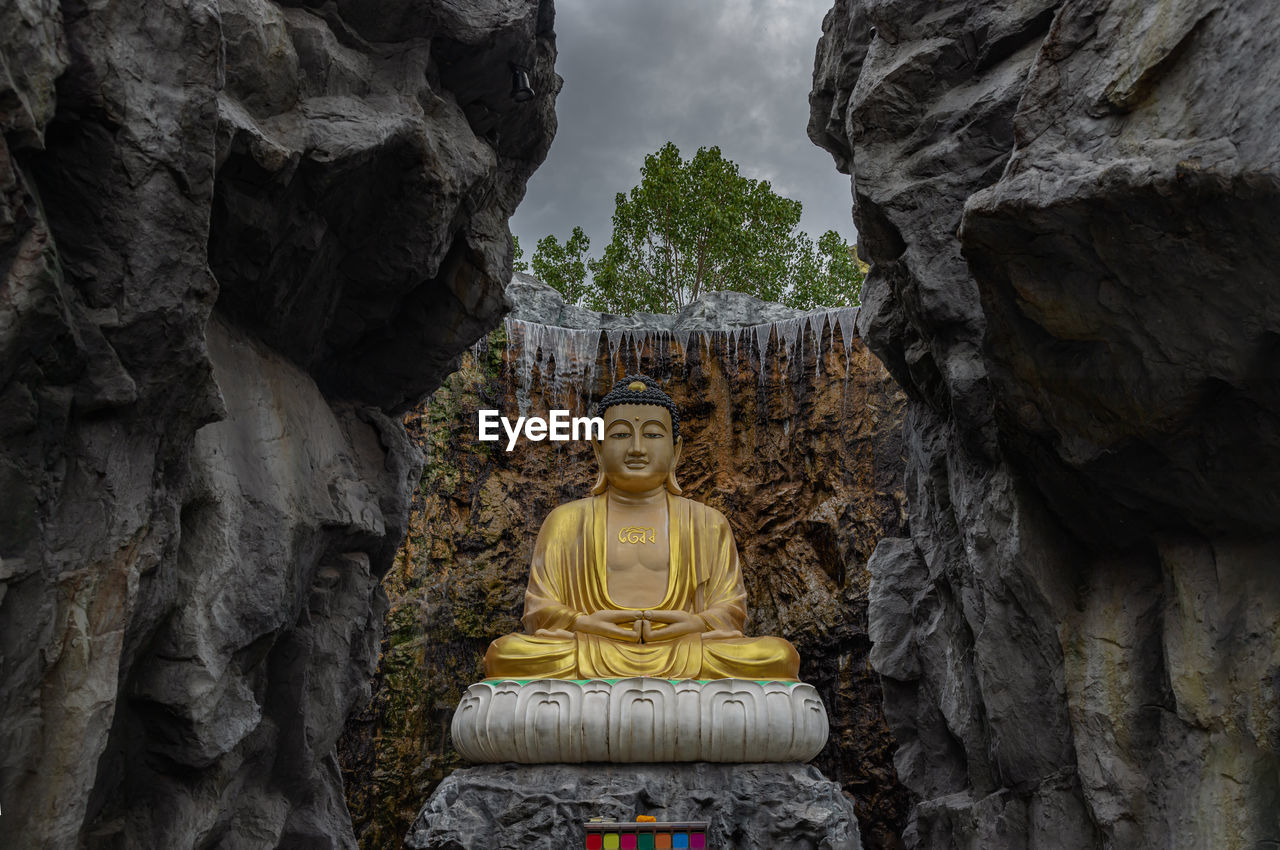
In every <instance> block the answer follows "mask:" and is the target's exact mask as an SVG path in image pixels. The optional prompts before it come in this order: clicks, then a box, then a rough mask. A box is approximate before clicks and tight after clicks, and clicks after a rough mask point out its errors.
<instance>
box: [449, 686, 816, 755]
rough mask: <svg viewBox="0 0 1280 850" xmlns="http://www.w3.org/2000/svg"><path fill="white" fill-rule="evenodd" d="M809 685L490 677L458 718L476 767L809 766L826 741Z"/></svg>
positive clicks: (457, 740)
mask: <svg viewBox="0 0 1280 850" xmlns="http://www.w3.org/2000/svg"><path fill="white" fill-rule="evenodd" d="M828 728H829V727H828V723H827V712H826V709H825V708H824V707H823V705H822V699H821V698H820V697H819V696H818V692H817V691H815V690H814V689H813V686H812V685H808V684H805V683H804V682H755V681H750V680H744V679H714V680H711V681H697V680H692V679H685V680H681V681H670V680H667V679H650V678H644V677H636V678H629V679H591V680H585V681H579V680H572V679H538V680H534V681H530V682H519V681H513V680H497V679H487V680H485V681H483V682H478V683H476V684H474V685H472V686H471V687H470V688H468V689H467V692H466V694H464V695H463V697H462V701H461V702H460V703H459V704H458V710H457V711H456V712H455V713H454V716H453V726H452V730H451V733H452V736H453V745H454V747H456V748H457V750H458V752H459V753H461V754H462V756H463V757H464V758H466V759H468V760H469V761H472V762H476V763H486V762H489V763H500V762H519V763H522V764H541V763H563V764H581V763H584V762H621V763H626V764H634V763H637V762H663V763H666V762H690V761H712V762H734V763H742V762H766V761H769V762H806V761H808V760H809V759H811V758H813V757H814V756H816V755H817V754H818V752H819V751H820V750H821V749H822V747H823V745H824V744H826V742H827V732H828Z"/></svg>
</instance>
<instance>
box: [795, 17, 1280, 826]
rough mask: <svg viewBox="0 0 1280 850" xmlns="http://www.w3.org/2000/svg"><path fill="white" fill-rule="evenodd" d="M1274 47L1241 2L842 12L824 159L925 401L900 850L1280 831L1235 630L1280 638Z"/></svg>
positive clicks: (880, 589) (874, 338) (1253, 665)
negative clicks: (1278, 632)
mask: <svg viewBox="0 0 1280 850" xmlns="http://www.w3.org/2000/svg"><path fill="white" fill-rule="evenodd" d="M1246 33H1247V34H1248V35H1246ZM1278 42H1280V30H1278V29H1277V27H1276V25H1275V22H1274V21H1273V20H1271V16H1269V15H1268V14H1267V13H1265V12H1263V11H1262V10H1260V9H1257V8H1254V7H1252V6H1250V5H1249V4H1247V3H1243V2H1225V0H1224V2H1215V0H1203V1H1202V2H1189V3H1179V4H1159V3H1157V4H1151V3H1142V2H1138V0H1090V2H1082V3H1057V2H1019V3H1006V4H987V3H956V4H951V5H949V6H948V7H947V8H946V9H945V10H938V9H936V8H935V7H934V6H933V5H931V4H926V3H923V2H915V0H902V2H890V3H872V2H863V0H840V2H837V3H836V4H835V7H834V8H833V9H832V11H831V12H830V13H829V15H828V17H827V19H826V21H825V23H824V35H823V39H822V42H821V43H820V45H819V48H818V54H817V59H816V64H815V71H814V90H813V94H812V95H811V107H812V110H811V122H810V137H811V138H812V139H813V140H814V141H815V142H816V143H817V144H819V145H821V146H823V147H825V148H827V149H828V150H830V151H831V152H832V155H833V156H834V158H835V161H836V165H837V167H838V168H840V169H841V170H843V171H846V172H849V173H851V174H852V177H853V187H854V199H855V213H854V217H855V221H856V222H857V224H858V227H859V232H860V240H861V247H862V248H863V250H864V254H863V255H864V256H867V257H869V258H870V259H871V260H872V261H873V266H872V269H871V272H870V274H869V276H868V279H867V282H866V284H865V286H864V290H863V292H864V307H863V310H862V313H861V316H860V318H859V328H860V330H861V332H862V335H863V337H864V338H865V339H866V340H867V343H868V345H869V346H870V347H871V349H872V350H873V351H874V352H876V354H877V355H878V356H880V357H881V358H882V359H883V360H884V362H885V363H886V365H887V366H888V368H889V369H890V371H892V372H893V374H894V375H895V377H897V378H898V380H899V381H900V382H901V383H902V385H903V387H904V389H906V391H907V393H908V395H909V396H910V399H911V400H910V402H909V412H908V415H907V430H906V435H905V443H906V446H907V495H908V502H909V505H910V526H911V536H910V538H909V539H908V538H904V539H901V540H896V541H884V542H882V543H881V545H880V546H879V548H878V549H877V550H876V553H875V554H874V555H873V557H872V558H871V562H870V570H871V573H872V577H873V578H872V585H871V597H870V600H871V601H870V607H869V618H870V623H869V629H870V632H871V634H872V637H873V640H874V641H875V642H876V643H875V646H874V648H873V650H872V662H873V664H874V665H875V666H876V669H877V670H878V671H879V673H880V674H881V676H882V679H883V687H884V696H885V712H886V716H887V717H888V719H889V723H890V725H891V727H892V728H893V730H894V734H895V736H896V737H897V739H898V741H899V742H900V744H901V747H900V749H899V751H898V755H897V760H896V763H897V767H898V772H899V775H900V776H901V777H902V778H903V781H904V782H906V784H907V785H908V786H909V787H910V788H911V789H912V790H913V791H914V792H915V793H916V794H918V795H919V797H920V802H919V804H918V805H917V806H916V807H915V810H914V813H913V816H912V823H911V825H910V826H909V828H908V830H907V839H908V844H909V845H910V846H913V847H921V848H925V847H929V848H932V847H938V848H943V847H954V846H983V847H1010V848H1012V847H1017V848H1024V847H1025V848H1031V847H1065V846H1070V847H1081V848H1083V847H1098V848H1102V847H1118V846H1125V847H1169V848H1197V847H1206V846H1214V847H1250V846H1257V845H1262V844H1267V843H1271V842H1275V841H1277V840H1280V823H1277V821H1276V820H1275V815H1274V813H1275V811H1276V806H1275V799H1276V795H1275V781H1274V777H1275V776H1276V775H1277V765H1280V752H1278V751H1277V749H1276V741H1277V740H1280V737H1278V736H1277V734H1276V726H1275V723H1274V718H1275V717H1276V716H1277V711H1280V703H1278V702H1277V700H1280V696H1277V694H1276V691H1275V689H1274V687H1273V686H1272V683H1274V681H1275V677H1276V675H1277V673H1278V672H1280V666H1278V665H1280V656H1278V654H1277V652H1276V650H1275V648H1274V646H1269V645H1264V644H1263V643H1255V642H1252V641H1251V640H1250V639H1249V638H1247V637H1245V636H1244V635H1245V633H1251V632H1252V631H1253V629H1255V628H1258V629H1261V630H1262V633H1269V632H1270V631H1271V630H1273V629H1274V624H1275V622H1276V621H1277V619H1280V608H1277V607H1276V605H1275V597H1276V592H1275V588H1274V582H1265V581H1263V580H1262V579H1261V577H1262V576H1263V575H1264V574H1266V573H1268V572H1273V569H1272V568H1273V566H1274V561H1275V553H1276V552H1277V551H1280V545H1277V544H1280V538H1278V536H1277V532H1280V528H1278V527H1277V521H1276V516H1277V514H1276V512H1275V511H1274V510H1273V509H1272V503H1273V502H1274V499H1275V493H1276V492H1277V487H1276V483H1277V482H1275V481H1273V480H1272V476H1273V473H1274V471H1275V470H1276V469H1280V464H1277V463H1276V461H1277V459H1278V458H1280V436H1278V435H1280V428H1278V427H1277V426H1278V425H1280V419H1277V416H1278V415H1280V403H1278V402H1280V399H1277V397H1276V395H1275V393H1274V382H1273V381H1270V382H1269V381H1267V380H1266V379H1263V378H1262V377H1261V376H1263V375H1270V374H1273V373H1274V366H1275V364H1273V363H1272V360H1273V358H1274V355H1275V352H1276V347H1275V343H1274V341H1275V338H1276V334H1277V329H1278V328H1280V314H1278V313H1277V301H1276V288H1275V287H1274V286H1272V285H1271V283H1270V281H1271V280H1272V278H1274V268H1275V267H1276V261H1277V255H1278V254H1280V243H1278V242H1277V240H1276V238H1275V235H1274V233H1271V232H1269V231H1268V230H1267V228H1268V224H1267V222H1270V221H1271V220H1273V219H1274V217H1275V212H1276V209H1277V205H1278V204H1280V192H1277V186H1280V181H1277V179H1276V172H1275V165H1274V163H1275V162H1276V161H1277V155H1276V137H1275V134H1274V132H1273V131H1272V129H1271V128H1272V127H1274V122H1275V117H1276V113H1277V110H1278V109H1280V100H1277V98H1276V97H1275V96H1274V94H1273V87H1272V86H1271V81H1274V80H1275V79H1276V78H1277V77H1280V65H1278V64H1277V61H1276V58H1275V57H1276V55H1277V54H1276V53H1275V52H1274V48H1275V47H1276V45H1277V43H1278ZM1246 622H1247V623H1251V624H1253V625H1249V626H1244V625H1242V624H1243V623H1246ZM1241 629H1243V631H1240V630H1241ZM1224 630H1226V631H1228V632H1230V633H1231V634H1233V635H1235V637H1232V638H1227V637H1225V634H1224ZM1264 717H1265V718H1270V719H1263V718H1264ZM1241 777H1249V779H1248V780H1246V784H1243V785H1242V784H1240V782H1241ZM1246 786H1247V787H1246Z"/></svg>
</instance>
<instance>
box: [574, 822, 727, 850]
mask: <svg viewBox="0 0 1280 850" xmlns="http://www.w3.org/2000/svg"><path fill="white" fill-rule="evenodd" d="M583 826H584V827H585V828H586V830H587V845H586V846H587V850H706V847H707V827H708V826H710V824H709V823H708V822H707V821H686V822H681V823H652V822H650V823H609V822H607V821H604V822H601V821H595V822H591V823H585V824H583Z"/></svg>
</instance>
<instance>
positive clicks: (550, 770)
mask: <svg viewBox="0 0 1280 850" xmlns="http://www.w3.org/2000/svg"><path fill="white" fill-rule="evenodd" d="M636 815H653V816H655V817H657V818H658V820H660V821H709V822H710V824H711V831H710V836H709V837H710V844H709V845H708V846H709V848H711V850H802V848H804V849H805V850H808V848H815V849H816V848H821V850H861V847H862V844H861V842H860V841H859V838H858V823H857V819H856V818H855V816H854V810H853V802H852V801H851V800H850V799H848V798H847V797H845V796H844V795H843V794H842V793H841V791H840V786H838V785H836V783H834V782H832V781H830V780H829V779H827V778H826V777H824V776H823V775H822V773H821V772H819V771H818V769H817V768H815V767H813V766H812V765H807V764H785V763H773V764H708V763H702V762H693V763H684V764H631V765H617V764H586V765H565V764H543V765H517V764H490V765H482V766H479V767H471V768H466V769H464V770H459V771H456V772H454V773H453V774H452V775H451V776H449V777H448V778H447V779H445V781H444V782H443V783H441V785H440V787H439V788H437V789H436V792H435V793H434V794H432V795H431V799H430V800H428V801H427V804H426V805H425V806H423V808H422V811H421V812H419V814H418V819H417V821H415V822H414V825H413V828H412V829H410V830H409V834H408V835H407V836H406V837H405V844H406V846H408V847H410V848H412V850H473V848H481V847H483V848H513V850H514V848H521V850H525V848H538V850H575V848H581V847H583V846H584V840H583V830H582V827H581V824H582V823H583V822H584V821H586V820H589V819H590V818H593V817H603V818H606V819H608V820H619V821H634V820H635V817H636Z"/></svg>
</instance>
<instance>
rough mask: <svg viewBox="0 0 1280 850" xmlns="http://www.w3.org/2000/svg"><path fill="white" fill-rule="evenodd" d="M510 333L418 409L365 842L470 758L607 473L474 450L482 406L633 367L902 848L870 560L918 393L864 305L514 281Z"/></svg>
mask: <svg viewBox="0 0 1280 850" xmlns="http://www.w3.org/2000/svg"><path fill="white" fill-rule="evenodd" d="M508 295H509V296H510V297H511V299H512V301H513V302H514V304H515V308H514V310H513V312H512V314H511V315H510V316H509V317H508V318H507V320H506V323H505V325H504V327H503V328H502V329H499V330H498V331H495V332H494V333H493V334H492V335H490V337H489V338H488V340H487V341H486V342H485V343H483V344H481V345H479V346H477V348H476V349H475V350H474V351H473V352H472V353H471V354H470V355H469V356H467V357H464V358H463V365H462V369H461V370H460V371H459V372H458V373H457V374H455V375H453V376H451V377H450V378H449V379H448V380H447V381H446V382H445V384H444V386H443V387H441V388H440V389H439V390H437V391H436V393H435V394H434V395H433V396H432V397H431V399H430V401H429V402H428V403H427V404H425V405H423V406H422V407H420V408H418V409H417V410H416V411H414V412H413V413H411V414H410V415H409V420H410V429H409V430H410V433H411V434H412V435H413V436H414V438H415V440H417V441H418V442H419V443H420V445H421V446H422V448H423V450H424V454H425V455H426V458H427V462H426V468H425V471H424V474H423V477H422V481H421V486H420V487H419V490H418V492H417V494H416V495H415V500H414V508H413V511H412V513H411V517H410V529H409V535H408V540H407V541H406V543H405V548H404V550H403V552H402V553H401V554H400V556H399V557H398V558H397V561H396V565H395V567H394V568H393V569H392V571H391V572H390V573H389V574H388V576H387V588H388V593H389V595H390V597H391V610H390V614H389V617H388V633H387V639H386V642H385V644H384V648H383V649H384V651H383V656H382V661H381V664H380V667H379V673H378V678H377V684H376V688H375V694H374V698H373V701H372V703H371V705H370V708H369V709H368V710H367V711H366V712H364V713H362V714H360V715H358V716H357V717H356V718H355V719H353V721H352V723H351V724H350V726H349V727H348V732H347V735H346V736H345V737H344V739H343V742H342V744H341V747H340V755H341V759H342V763H343V766H344V768H345V769H346V771H347V776H348V783H347V785H348V789H349V801H350V803H351V807H352V811H353V814H354V816H355V818H356V821H357V825H358V829H360V830H362V831H361V834H360V840H361V845H362V846H364V847H368V848H373V847H383V846H390V845H391V844H392V843H393V842H397V841H399V840H400V838H401V836H403V835H404V834H405V832H406V831H407V830H408V828H409V826H410V824H411V823H412V822H413V819H414V817H415V816H416V815H417V814H418V810H419V808H421V807H422V805H423V803H424V802H425V801H426V800H427V798H428V797H429V796H430V793H431V791H432V790H433V789H434V788H435V787H436V785H437V784H438V783H439V782H440V780H441V779H443V778H444V777H445V776H446V775H448V774H449V773H450V771H452V770H453V769H455V768H456V767H458V766H459V765H460V764H461V762H460V760H459V757H458V756H457V754H456V753H455V752H454V751H453V749H452V747H451V746H450V744H449V738H448V729H449V722H450V720H451V718H452V716H453V710H454V708H455V706H456V705H457V703H458V700H459V698H460V697H461V695H462V691H463V690H464V689H465V688H466V687H467V685H469V684H470V683H472V682H474V681H477V680H478V679H480V678H483V675H484V672H483V668H482V666H481V658H482V657H483V655H484V651H485V649H486V648H487V647H488V644H489V642H490V641H491V640H493V639H494V638H496V637H498V636H500V635H502V634H505V633H507V632H512V631H517V630H519V629H520V615H521V613H522V611H523V607H524V588H525V584H526V583H527V581H528V569H529V559H530V555H531V554H532V551H533V543H534V539H535V537H536V535H537V533H538V528H539V526H541V524H542V520H543V519H544V518H545V517H546V515H547V514H548V513H549V512H550V511H551V509H552V508H554V507H555V506H556V505H557V504H560V503H562V502H565V501H569V500H571V499H577V498H581V497H582V496H584V495H585V494H586V493H587V492H588V490H589V489H590V486H591V485H592V484H593V483H594V481H595V469H596V466H595V461H594V458H593V457H592V454H591V450H590V448H589V446H588V445H587V444H585V443H581V442H578V443H574V442H556V443H552V442H538V443H534V442H529V441H526V440H524V439H521V441H520V442H519V444H518V445H517V446H516V448H515V449H514V451H512V452H509V453H508V452H507V451H506V450H505V440H504V441H503V443H501V444H499V443H492V442H480V441H478V440H477V438H476V434H477V413H476V411H477V409H479V408H493V409H498V410H500V411H502V412H503V414H504V415H507V416H510V417H512V418H514V417H515V416H517V415H520V414H526V413H532V414H538V415H545V414H546V411H547V410H549V409H552V408H565V409H569V410H572V411H573V413H574V415H592V414H593V413H594V402H595V401H596V400H597V399H599V398H600V397H602V396H603V395H604V393H605V392H607V391H608V389H609V388H610V387H612V385H613V382H614V381H616V380H617V379H619V378H621V377H622V376H623V375H624V374H626V373H628V372H635V371H637V370H639V371H643V372H645V373H647V374H649V375H652V376H654V377H656V378H658V379H659V380H662V381H664V382H665V385H666V388H667V390H668V391H669V392H670V393H671V395H672V396H673V397H674V399H675V401H676V403H677V404H678V405H679V406H680V409H681V433H682V435H683V438H684V443H685V450H684V455H683V457H682V459H681V463H680V468H679V471H678V477H679V480H680V482H681V485H682V486H683V488H684V490H685V493H686V495H688V496H689V497H690V498H693V499H697V500H699V501H703V502H706V503H708V504H711V505H713V506H714V507H716V508H718V509H719V510H721V511H722V512H723V513H724V514H725V516H726V517H728V519H729V522H730V524H731V526H732V527H733V531H734V535H735V537H736V539H737V543H738V549H739V552H740V553H741V557H742V563H743V572H744V579H745V582H746V585H747V592H748V596H749V600H748V608H749V610H750V613H751V621H750V623H749V624H748V632H749V633H752V634H779V635H783V636H785V637H787V638H788V639H790V640H791V641H792V642H793V643H795V644H796V646H797V648H798V649H799V651H800V656H801V659H802V663H801V676H802V678H804V679H805V680H806V681H808V682H811V683H813V684H814V685H815V686H816V687H817V688H818V690H819V692H820V693H821V694H822V697H823V699H824V701H825V702H826V705H827V710H828V713H829V714H830V716H831V723H832V734H831V740H830V743H829V744H828V746H827V748H826V749H825V750H824V751H823V752H822V753H821V754H820V755H819V757H818V758H817V760H816V761H815V764H816V765H817V766H818V767H819V768H821V770H822V771H823V772H824V773H825V774H826V775H827V776H828V777H829V778H831V779H832V780H835V781H836V782H838V783H840V785H842V786H843V788H844V790H845V791H846V792H847V793H849V794H850V795H851V796H852V797H853V798H854V800H855V802H856V805H857V812H858V820H859V822H860V825H861V830H862V836H863V842H864V843H865V845H866V846H868V847H876V848H886V847H894V846H899V845H897V844H896V841H897V838H896V836H897V834H899V833H900V832H901V828H902V825H903V823H904V819H905V814H906V810H907V807H908V799H907V796H906V792H905V790H904V789H903V788H902V786H901V785H900V784H899V783H898V782H897V780H896V778H895V776H894V772H893V767H892V764H891V763H890V759H891V753H892V749H893V742H892V739H891V738H890V737H889V732H888V728H887V727H886V725H885V721H884V717H883V715H882V713H881V709H880V694H879V685H878V682H877V680H876V677H875V675H874V673H873V672H872V671H871V669H870V666H869V663H868V650H869V645H870V644H869V641H868V637H867V623H866V605H867V588H868V573H867V571H866V562H867V558H868V557H869V556H870V554H871V552H872V550H873V549H874V547H875V545H876V542H877V541H878V540H879V539H880V538H882V537H885V536H889V537H896V536H900V535H902V534H903V533H904V532H905V527H904V520H905V514H904V511H905V507H904V495H903V489H902V488H903V481H902V445H901V436H900V435H901V422H902V410H903V406H904V403H905V400H904V397H903V395H902V393H901V391H900V390H899V389H898V388H897V386H896V385H895V384H894V382H893V380H892V379H891V378H890V377H889V375H888V373H887V372H886V371H885V369H884V367H883V366H882V365H881V364H880V363H879V362H878V361H877V360H876V358H875V357H873V356H871V355H870V354H869V353H868V351H867V349H866V347H865V346H864V345H863V344H862V342H861V340H859V339H858V338H857V337H856V335H855V334H854V331H853V324H854V321H855V317H856V315H857V311H856V309H854V310H844V311H837V312H833V313H825V314H824V313H818V314H811V315H808V316H804V315H797V314H796V313H795V312H794V311H791V310H788V309H786V308H783V307H779V306H778V305H771V304H766V303H763V302H760V301H757V300H756V299H754V298H751V297H750V296H746V295H741V294H738V293H712V294H710V295H708V296H707V297H705V298H704V299H702V300H701V301H698V302H695V303H694V304H693V305H690V306H689V307H687V308H686V309H685V310H684V311H682V312H681V313H679V314H676V315H668V316H653V315H649V316H644V315H642V316H636V317H632V318H626V319H624V318H620V317H617V316H609V315H602V314H598V313H592V312H589V311H586V310H580V309H577V308H574V307H572V306H568V305H565V304H564V303H563V302H562V301H561V299H560V297H559V295H558V294H557V293H556V292H555V291H554V290H552V289H551V288H550V287H547V286H544V285H543V284H540V283H537V282H536V281H533V280H532V279H531V278H527V277H524V276H520V275H517V276H516V280H515V281H513V283H512V285H511V287H509V289H508Z"/></svg>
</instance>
